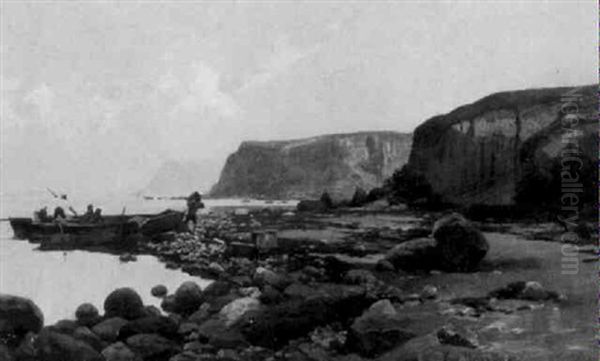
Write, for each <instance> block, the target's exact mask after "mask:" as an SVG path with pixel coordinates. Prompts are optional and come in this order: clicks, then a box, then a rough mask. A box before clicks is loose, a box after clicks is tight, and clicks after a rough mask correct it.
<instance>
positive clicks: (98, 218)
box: [91, 208, 102, 223]
mask: <svg viewBox="0 0 600 361" xmlns="http://www.w3.org/2000/svg"><path fill="white" fill-rule="evenodd" d="M91 222H92V223H100V222H102V209H100V208H96V210H95V211H94V214H93V215H92V219H91Z"/></svg>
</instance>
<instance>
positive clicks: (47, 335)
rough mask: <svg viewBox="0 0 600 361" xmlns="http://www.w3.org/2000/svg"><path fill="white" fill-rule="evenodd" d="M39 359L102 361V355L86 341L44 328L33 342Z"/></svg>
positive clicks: (45, 360)
mask: <svg viewBox="0 0 600 361" xmlns="http://www.w3.org/2000/svg"><path fill="white" fill-rule="evenodd" d="M34 345H35V348H36V349H37V350H38V359H39V360H40V361H57V360H60V361H103V360H104V359H103V358H102V356H101V355H100V354H99V353H98V352H97V351H96V350H94V348H93V347H92V346H90V345H88V344H87V343H86V342H83V341H80V340H77V339H75V338H74V337H72V336H69V335H66V334H63V333H59V332H56V331H53V330H51V329H49V328H44V329H42V331H40V333H39V335H38V337H37V338H36V340H35V342H34Z"/></svg>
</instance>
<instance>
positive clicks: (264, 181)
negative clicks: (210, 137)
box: [211, 132, 412, 199]
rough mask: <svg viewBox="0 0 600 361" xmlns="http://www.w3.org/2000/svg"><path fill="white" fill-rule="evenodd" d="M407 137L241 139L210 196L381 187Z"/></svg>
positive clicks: (337, 193) (399, 162)
mask: <svg viewBox="0 0 600 361" xmlns="http://www.w3.org/2000/svg"><path fill="white" fill-rule="evenodd" d="M411 143H412V136H411V135H410V134H404V133H396V132H361V133H353V134H335V135H324V136H318V137H313V138H306V139H298V140H290V141H278V142H244V143H242V144H241V145H240V147H239V149H238V150H237V151H236V152H235V153H233V154H231V155H230V156H229V157H228V159H227V161H226V164H225V167H224V168H223V170H222V172H221V176H220V179H219V181H218V183H217V184H216V185H215V186H214V187H213V189H212V191H211V195H212V196H215V197H259V196H261V197H272V198H296V199H298V198H314V197H319V196H320V195H321V193H322V192H324V191H327V192H329V193H330V194H331V195H332V196H334V197H337V198H349V197H351V196H352V194H353V192H354V190H355V189H356V187H362V188H364V189H366V190H369V189H371V188H373V187H376V186H380V185H381V184H382V183H383V180H384V179H385V178H387V177H389V176H390V175H391V174H392V173H393V171H394V170H395V169H397V168H400V167H402V166H403V165H404V164H405V163H406V162H407V160H408V156H409V153H410V149H411Z"/></svg>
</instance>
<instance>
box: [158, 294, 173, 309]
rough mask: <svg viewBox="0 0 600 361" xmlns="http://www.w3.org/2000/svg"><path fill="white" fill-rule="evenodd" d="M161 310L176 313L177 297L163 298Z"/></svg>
mask: <svg viewBox="0 0 600 361" xmlns="http://www.w3.org/2000/svg"><path fill="white" fill-rule="evenodd" d="M160 308H162V309H163V310H164V311H165V312H175V311H176V310H177V309H176V308H175V295H168V296H166V297H165V298H163V300H162V302H161V303H160Z"/></svg>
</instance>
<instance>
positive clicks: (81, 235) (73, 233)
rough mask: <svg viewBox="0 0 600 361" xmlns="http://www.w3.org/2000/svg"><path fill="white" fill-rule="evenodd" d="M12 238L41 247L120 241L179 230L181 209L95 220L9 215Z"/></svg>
mask: <svg viewBox="0 0 600 361" xmlns="http://www.w3.org/2000/svg"><path fill="white" fill-rule="evenodd" d="M9 222H10V225H11V227H12V229H13V233H14V238H16V239H26V240H29V241H30V242H34V243H41V245H42V247H48V248H52V247H65V246H96V245H104V244H111V243H121V242H125V241H127V240H128V239H131V237H132V236H145V237H152V236H155V235H157V234H160V233H163V232H169V231H179V230H182V229H183V227H184V225H183V212H178V211H172V210H167V211H165V212H162V213H159V214H154V215H148V214H138V215H127V216H125V215H108V216H103V217H102V220H101V221H99V222H85V221H82V220H81V219H78V218H73V219H68V220H63V221H50V222H36V221H34V220H32V219H31V218H9Z"/></svg>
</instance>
